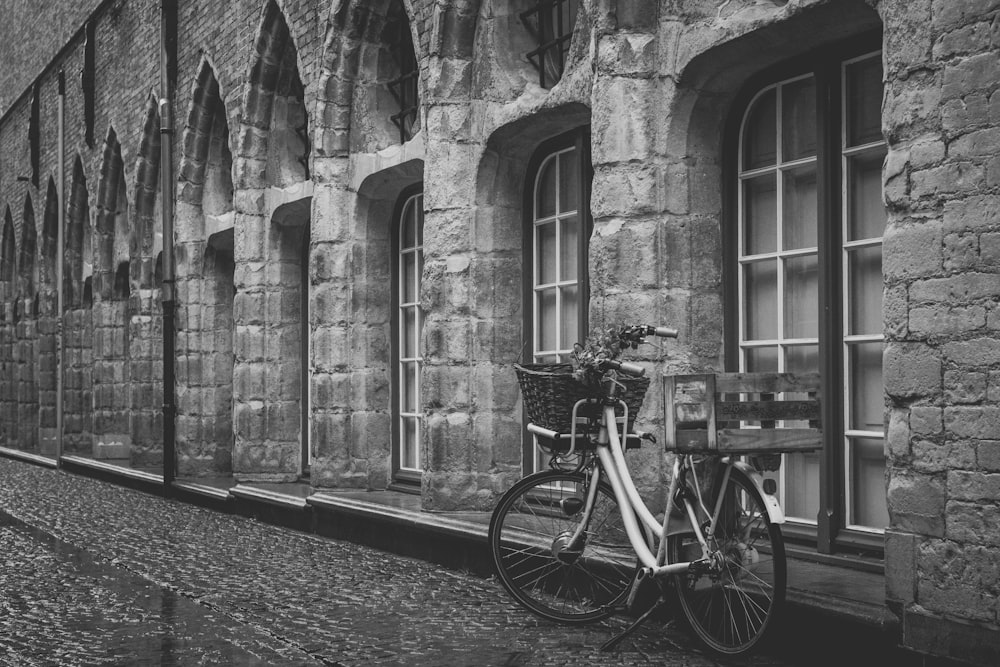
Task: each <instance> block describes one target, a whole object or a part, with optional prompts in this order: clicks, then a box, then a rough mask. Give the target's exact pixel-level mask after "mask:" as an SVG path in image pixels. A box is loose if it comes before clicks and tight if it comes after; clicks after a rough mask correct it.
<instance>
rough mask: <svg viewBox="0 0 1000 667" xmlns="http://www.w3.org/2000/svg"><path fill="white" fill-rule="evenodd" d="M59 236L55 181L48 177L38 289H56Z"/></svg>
mask: <svg viewBox="0 0 1000 667" xmlns="http://www.w3.org/2000/svg"><path fill="white" fill-rule="evenodd" d="M58 234H59V192H58V190H57V189H56V182H55V179H53V178H51V177H49V183H48V186H47V187H46V189H45V218H44V220H43V222H42V247H41V255H40V257H39V265H38V281H39V283H40V285H39V286H40V287H42V288H43V289H46V290H48V291H54V290H55V288H56V267H57V266H58V265H57V264H56V261H57V260H56V257H57V254H56V253H57V250H58V248H57V246H58V242H59V239H58Z"/></svg>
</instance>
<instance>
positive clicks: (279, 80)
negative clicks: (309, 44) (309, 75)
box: [233, 0, 312, 481]
mask: <svg viewBox="0 0 1000 667" xmlns="http://www.w3.org/2000/svg"><path fill="white" fill-rule="evenodd" d="M297 61H298V57H297V51H296V48H295V44H294V42H293V39H292V35H291V34H290V33H289V30H288V25H287V24H286V22H285V18H284V16H283V15H282V13H281V10H280V9H279V7H278V5H277V4H276V3H275V2H274V1H273V0H271V2H269V3H268V4H267V7H266V8H265V10H264V16H263V21H262V23H261V30H260V35H259V37H258V39H257V43H256V54H255V59H254V64H253V67H252V69H251V74H250V77H249V80H248V82H247V97H246V104H245V113H244V116H243V123H242V125H241V127H240V141H239V147H240V152H239V155H238V159H237V166H236V170H235V171H236V174H238V175H239V181H238V182H237V183H236V184H235V186H236V189H237V190H241V191H243V192H245V193H247V194H254V195H256V196H248V197H245V198H242V200H241V201H245V202H248V203H250V202H252V204H251V206H250V207H249V208H248V209H244V210H239V209H238V210H237V212H236V221H235V226H236V228H237V229H238V230H239V233H237V234H236V235H235V249H234V256H235V260H236V264H237V266H239V265H241V264H243V263H244V262H262V263H263V265H264V268H263V270H261V271H238V272H237V273H236V280H235V282H236V297H235V298H236V302H235V306H234V311H235V313H236V318H235V329H236V331H235V337H236V345H235V348H236V362H235V370H234V376H235V378H236V381H235V382H234V388H233V402H234V421H235V428H234V431H235V443H234V460H233V469H234V473H235V474H236V475H237V476H238V477H240V478H243V479H261V480H274V481H294V480H295V479H297V478H299V477H300V476H301V475H302V474H303V473H305V472H306V471H307V470H308V466H309V457H310V451H311V450H310V448H309V442H308V440H309V431H310V427H309V419H310V409H309V395H310V394H309V365H310V364H309V354H310V346H309V340H310V328H309V303H310V299H309V248H310V238H311V234H310V232H311V230H310V206H311V200H312V182H311V181H310V180H309V176H310V165H309V158H310V155H309V137H308V116H307V114H306V108H305V102H304V90H303V86H302V83H301V79H300V77H299V73H298V65H297Z"/></svg>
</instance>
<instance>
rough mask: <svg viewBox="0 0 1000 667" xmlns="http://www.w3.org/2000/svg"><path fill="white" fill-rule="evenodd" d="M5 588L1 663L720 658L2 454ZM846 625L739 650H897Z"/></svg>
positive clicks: (652, 631) (357, 550)
mask: <svg viewBox="0 0 1000 667" xmlns="http://www.w3.org/2000/svg"><path fill="white" fill-rule="evenodd" d="M0 586H2V588H0V591H2V593H0V663H2V664H4V665H78V664H85V665H92V664H128V665H132V664H150V665H160V664H163V665H197V664H210V665H310V664H327V665H370V664H377V665H422V666H423V665H459V666H465V665H469V666H471V665H640V664H662V665H715V664H720V663H718V662H717V661H716V660H714V659H713V658H711V657H709V656H707V655H705V654H704V653H703V652H702V651H701V650H700V649H699V648H698V647H697V646H696V645H695V644H694V643H693V642H692V640H690V639H689V638H688V637H687V635H686V634H685V633H684V631H683V630H682V629H681V628H676V627H673V626H672V625H669V624H668V626H667V627H664V625H663V623H650V624H649V625H647V626H644V627H643V628H642V629H640V630H639V631H638V632H637V633H636V634H634V635H632V636H631V637H630V638H628V639H626V640H625V641H624V642H622V643H621V644H620V645H619V646H618V647H617V648H616V649H615V650H614V651H613V652H611V653H601V652H599V651H598V647H599V646H600V645H601V644H602V643H603V642H604V641H606V640H607V639H609V638H610V637H611V636H612V635H613V634H614V633H615V632H616V631H617V630H620V629H621V628H623V627H624V626H625V622H626V621H625V620H624V619H621V618H616V619H612V620H611V621H608V622H605V623H600V624H597V625H593V626H589V627H586V628H565V627H561V626H556V625H552V624H549V623H547V622H544V621H541V620H537V619H535V618H534V617H532V616H530V615H529V614H528V613H526V612H524V611H522V610H521V609H519V608H518V607H516V606H515V605H514V604H513V603H511V602H510V601H509V600H508V599H507V598H506V596H505V594H504V592H503V591H502V590H501V588H500V586H499V585H498V584H497V583H496V582H495V581H493V580H484V579H482V578H479V577H476V576H473V575H470V574H465V573H460V572H454V571H450V570H447V569H443V568H440V567H437V566H435V565H432V564H429V563H426V562H423V561H418V560H413V559H409V558H404V557H400V556H396V555H392V554H387V553H383V552H380V551H376V550H374V549H371V548H367V547H364V546H359V545H355V544H352V543H346V542H340V541H335V540H330V539H325V538H321V537H317V536H314V535H309V534H304V533H298V532H295V531H292V530H288V529H285V528H281V527H276V526H272V525H268V524H265V523H260V522H256V521H252V520H248V519H245V518H241V517H237V516H233V515H229V514H224V513H220V512H215V511H212V510H208V509H204V508H200V507H197V506H192V505H188V504H183V503H180V502H176V501H173V500H169V499H164V498H160V497H157V496H153V495H149V494H145V493H142V492H138V491H133V490H130V489H126V488H123V487H119V486H116V485H113V484H109V483H105V482H101V481H97V480H94V479H90V478H86V477H81V476H75V475H71V474H67V473H63V472H58V471H55V470H50V469H47V468H42V467H36V466H32V465H29V464H25V463H21V462H14V461H10V460H7V459H0ZM843 639H844V636H843V635H840V636H839V637H838V636H836V633H833V636H831V637H830V647H817V646H812V647H803V648H802V649H801V650H800V649H797V648H795V647H788V648H786V649H785V650H783V655H782V656H773V655H770V656H768V655H763V656H758V657H756V658H754V659H753V660H752V661H749V662H748V663H746V664H752V665H796V664H809V665H815V664H827V663H821V662H820V661H819V659H818V658H817V655H822V656H827V657H829V659H830V660H831V662H830V663H829V664H846V662H843V663H842V662H841V660H844V661H847V660H851V661H852V664H857V665H865V664H889V663H887V662H883V661H882V660H881V659H880V660H879V661H877V662H869V661H868V660H866V659H864V658H861V659H858V657H857V656H856V655H855V656H850V655H847V654H840V653H838V652H837V651H836V650H835V648H836V647H837V646H838V645H839V646H840V648H841V649H843V650H850V648H849V646H845V644H848V645H849V644H850V642H844V641H843ZM817 649H822V650H817ZM856 650H858V651H860V652H859V653H858V655H862V656H865V655H867V657H868V659H869V660H874V658H875V656H874V654H872V653H870V652H869V653H865V652H863V650H862V647H861V646H860V645H858V646H857V649H856ZM807 656H808V657H807ZM892 664H902V663H899V662H894V663H892Z"/></svg>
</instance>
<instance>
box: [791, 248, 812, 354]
mask: <svg viewBox="0 0 1000 667" xmlns="http://www.w3.org/2000/svg"><path fill="white" fill-rule="evenodd" d="M818 317H819V267H818V262H817V260H816V256H815V255H807V256H805V257H793V258H789V259H787V260H785V337H786V338H815V337H816V336H817V335H818V331H819V329H818V328H817V318H818Z"/></svg>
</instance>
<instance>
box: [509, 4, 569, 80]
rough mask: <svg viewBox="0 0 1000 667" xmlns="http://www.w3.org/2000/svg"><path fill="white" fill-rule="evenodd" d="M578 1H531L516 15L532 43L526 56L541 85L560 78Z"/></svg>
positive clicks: (564, 65)
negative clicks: (518, 15) (529, 35)
mask: <svg viewBox="0 0 1000 667" xmlns="http://www.w3.org/2000/svg"><path fill="white" fill-rule="evenodd" d="M578 4H579V0H533V1H532V2H531V5H530V6H529V7H528V9H526V10H525V11H523V12H521V14H520V16H521V21H522V22H523V23H524V26H525V27H526V28H527V29H528V32H529V33H531V37H532V39H533V40H534V43H535V45H536V48H535V49H533V50H532V51H529V52H528V53H527V54H526V55H527V57H528V60H529V61H531V64H532V65H534V66H535V69H536V70H538V85H539V86H541V87H542V88H551V87H552V86H554V85H556V84H557V83H559V79H560V78H562V75H563V70H564V69H565V67H566V54H567V52H568V51H569V43H570V39H572V37H573V27H574V26H575V25H576V13H577V5H578Z"/></svg>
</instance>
